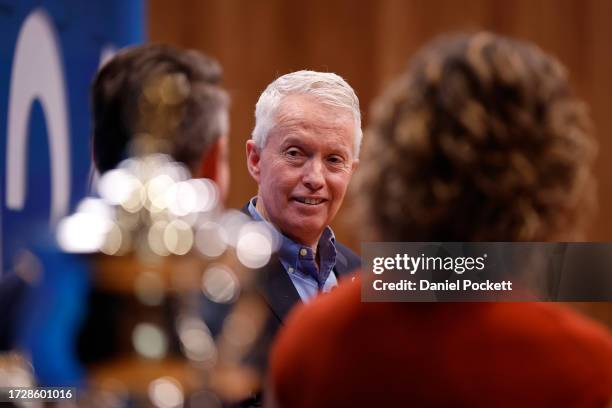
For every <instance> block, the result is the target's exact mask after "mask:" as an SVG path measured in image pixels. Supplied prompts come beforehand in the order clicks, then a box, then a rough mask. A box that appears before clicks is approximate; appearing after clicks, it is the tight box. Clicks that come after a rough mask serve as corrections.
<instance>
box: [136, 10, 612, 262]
mask: <svg viewBox="0 0 612 408" xmlns="http://www.w3.org/2000/svg"><path fill="white" fill-rule="evenodd" d="M147 9H148V17H147V25H148V29H147V30H148V31H147V33H148V38H149V40H150V41H154V42H164V43H170V44H175V45H178V46H181V47H188V48H195V49H198V50H201V51H204V52H206V53H209V54H210V55H212V56H214V57H216V58H218V59H219V61H220V62H221V64H222V65H223V69H224V70H225V85H226V87H227V88H228V89H229V92H230V94H231V96H232V108H231V167H232V188H231V193H230V196H229V203H228V204H229V205H230V206H231V207H241V206H242V205H244V203H245V202H246V201H247V200H248V199H249V198H250V197H251V196H253V195H254V194H255V191H256V185H255V183H254V182H253V181H252V180H251V179H250V177H249V175H248V173H247V170H246V166H245V162H244V156H245V155H244V142H245V140H247V139H248V138H249V135H250V132H251V130H252V129H253V125H254V116H253V112H254V106H255V103H256V101H257V98H258V96H259V94H260V93H261V92H262V91H263V89H264V88H265V87H266V85H267V84H268V83H270V82H271V81H272V80H273V79H274V78H275V77H277V76H279V75H282V74H285V73H287V72H291V71H294V70H299V69H304V68H308V69H314V70H324V71H333V72H336V73H338V74H339V75H341V76H343V77H344V78H345V79H346V80H347V81H348V82H349V83H350V84H351V85H352V86H353V88H354V89H355V91H356V93H357V95H358V97H359V99H360V102H361V109H362V114H363V115H364V119H365V120H364V124H365V125H366V126H367V123H368V113H369V109H370V105H371V102H372V100H373V98H374V97H375V96H376V95H377V94H378V93H379V92H380V91H381V90H382V89H384V87H385V86H386V85H388V83H389V82H390V80H391V79H392V78H393V77H394V76H396V75H398V74H399V73H400V72H401V71H402V69H403V68H404V67H405V66H406V64H407V62H408V60H409V58H410V57H411V56H412V55H413V54H414V53H415V52H416V51H417V50H418V49H419V48H420V47H421V46H422V45H423V44H424V43H425V42H426V41H428V40H430V39H431V38H432V37H435V36H438V35H441V34H444V33H447V32H456V31H475V30H481V29H486V30H491V31H494V32H496V33H500V34H504V35H509V36H514V37H518V38H521V39H526V40H530V41H533V42H535V43H536V44H538V45H539V46H540V47H541V48H542V49H544V50H545V51H547V52H549V53H551V54H553V55H556V56H557V57H558V58H559V59H560V60H561V62H562V63H563V64H564V65H566V66H567V68H568V70H569V73H570V81H571V83H572V84H573V86H574V89H575V91H576V92H577V93H578V94H579V95H580V96H581V97H582V98H583V99H584V100H586V102H587V103H588V104H589V105H590V108H591V111H592V116H593V119H594V121H595V124H596V128H597V138H598V141H599V145H600V153H599V158H598V162H597V169H596V175H597V178H598V180H599V186H600V190H599V199H600V213H599V214H598V216H597V218H596V222H594V223H593V227H592V229H591V232H590V234H589V235H588V238H589V240H593V241H609V240H612V216H610V214H609V212H608V211H607V209H608V208H610V207H611V206H612V182H611V181H610V180H609V179H608V174H610V173H612V162H611V161H610V160H607V158H608V157H609V156H610V155H612V142H611V141H610V138H609V137H608V135H609V134H610V133H611V132H612V115H610V113H609V109H610V107H609V98H610V95H612V74H611V73H612V52H611V51H610V45H609V39H610V38H612V25H611V24H610V17H612V2H609V1H607V0H509V1H495V0H458V1H457V0H426V1H425V0H305V1H285V0H265V1H257V2H251V1H243V0H180V1H173V2H169V1H165V0H150V1H149V2H148V3H147ZM348 204H350V203H349V202H346V203H345V206H344V210H341V211H340V213H339V216H338V217H337V219H336V222H335V225H334V230H335V231H336V233H337V235H338V237H339V239H340V240H341V241H343V242H345V243H348V244H349V246H351V247H352V248H353V249H354V250H356V251H359V250H360V248H359V238H358V235H357V234H355V232H356V231H355V230H354V228H355V226H356V224H355V223H354V222H351V219H350V212H349V211H347V209H348Z"/></svg>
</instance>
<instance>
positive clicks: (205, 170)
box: [194, 138, 223, 182]
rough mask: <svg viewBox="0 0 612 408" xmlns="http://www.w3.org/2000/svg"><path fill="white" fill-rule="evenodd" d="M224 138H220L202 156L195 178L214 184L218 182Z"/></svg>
mask: <svg viewBox="0 0 612 408" xmlns="http://www.w3.org/2000/svg"><path fill="white" fill-rule="evenodd" d="M221 139H222V138H219V139H218V140H217V141H216V142H215V143H214V144H213V145H212V146H210V148H209V149H208V150H207V151H206V153H204V155H202V159H201V160H200V165H199V166H198V168H197V169H196V172H195V174H194V176H195V177H196V178H207V179H211V180H212V181H214V182H218V181H219V180H218V178H219V174H217V172H218V169H219V166H218V163H219V160H221V154H222V151H221V148H222V146H221V143H223V140H221Z"/></svg>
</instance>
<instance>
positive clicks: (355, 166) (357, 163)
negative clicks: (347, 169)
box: [351, 159, 359, 174]
mask: <svg viewBox="0 0 612 408" xmlns="http://www.w3.org/2000/svg"><path fill="white" fill-rule="evenodd" d="M357 167H359V159H355V160H353V164H352V165H351V174H352V173H355V170H357Z"/></svg>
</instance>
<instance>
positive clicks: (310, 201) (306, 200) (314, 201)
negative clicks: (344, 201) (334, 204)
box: [291, 197, 327, 206]
mask: <svg viewBox="0 0 612 408" xmlns="http://www.w3.org/2000/svg"><path fill="white" fill-rule="evenodd" d="M291 201H295V202H297V203H300V204H304V205H311V206H315V205H319V204H323V203H325V202H326V201H327V199H325V198H321V197H292V198H291Z"/></svg>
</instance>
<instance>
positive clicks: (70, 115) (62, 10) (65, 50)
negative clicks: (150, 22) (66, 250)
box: [0, 0, 145, 274]
mask: <svg viewBox="0 0 612 408" xmlns="http://www.w3.org/2000/svg"><path fill="white" fill-rule="evenodd" d="M144 21H145V10H144V0H88V1H82V0H63V1H62V0H55V1H53V0H48V1H40V0H39V1H35V0H0V32H1V34H0V135H1V139H0V140H1V141H2V143H0V169H1V170H0V171H1V177H0V199H1V200H2V201H1V202H2V213H1V214H0V215H1V218H0V222H1V228H0V231H1V233H2V236H1V237H0V239H1V240H2V246H1V249H2V254H1V258H2V271H6V270H7V269H9V268H10V267H11V265H12V260H13V257H14V255H15V254H16V252H17V251H18V250H19V248H23V247H24V246H31V245H32V244H34V243H35V244H37V245H41V243H44V241H45V240H49V239H50V237H51V234H50V231H52V228H53V225H54V223H55V222H56V221H57V220H58V219H59V218H60V217H61V216H63V215H66V214H67V213H69V212H70V211H71V210H74V206H75V205H76V204H77V203H78V201H79V200H80V199H81V198H82V197H83V196H84V195H85V194H86V193H87V188H88V177H89V173H90V168H91V158H90V142H89V138H90V134H91V128H90V110H89V108H90V106H89V87H90V84H91V80H92V79H93V77H94V75H95V73H96V71H97V69H98V67H99V66H100V64H101V62H102V60H103V59H104V58H106V57H107V56H109V55H112V52H113V51H114V50H116V49H118V48H121V47H124V46H126V45H129V44H135V43H140V42H142V41H143V40H144V32H145V29H144ZM41 241H43V242H41ZM2 271H0V274H1V273H2Z"/></svg>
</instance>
